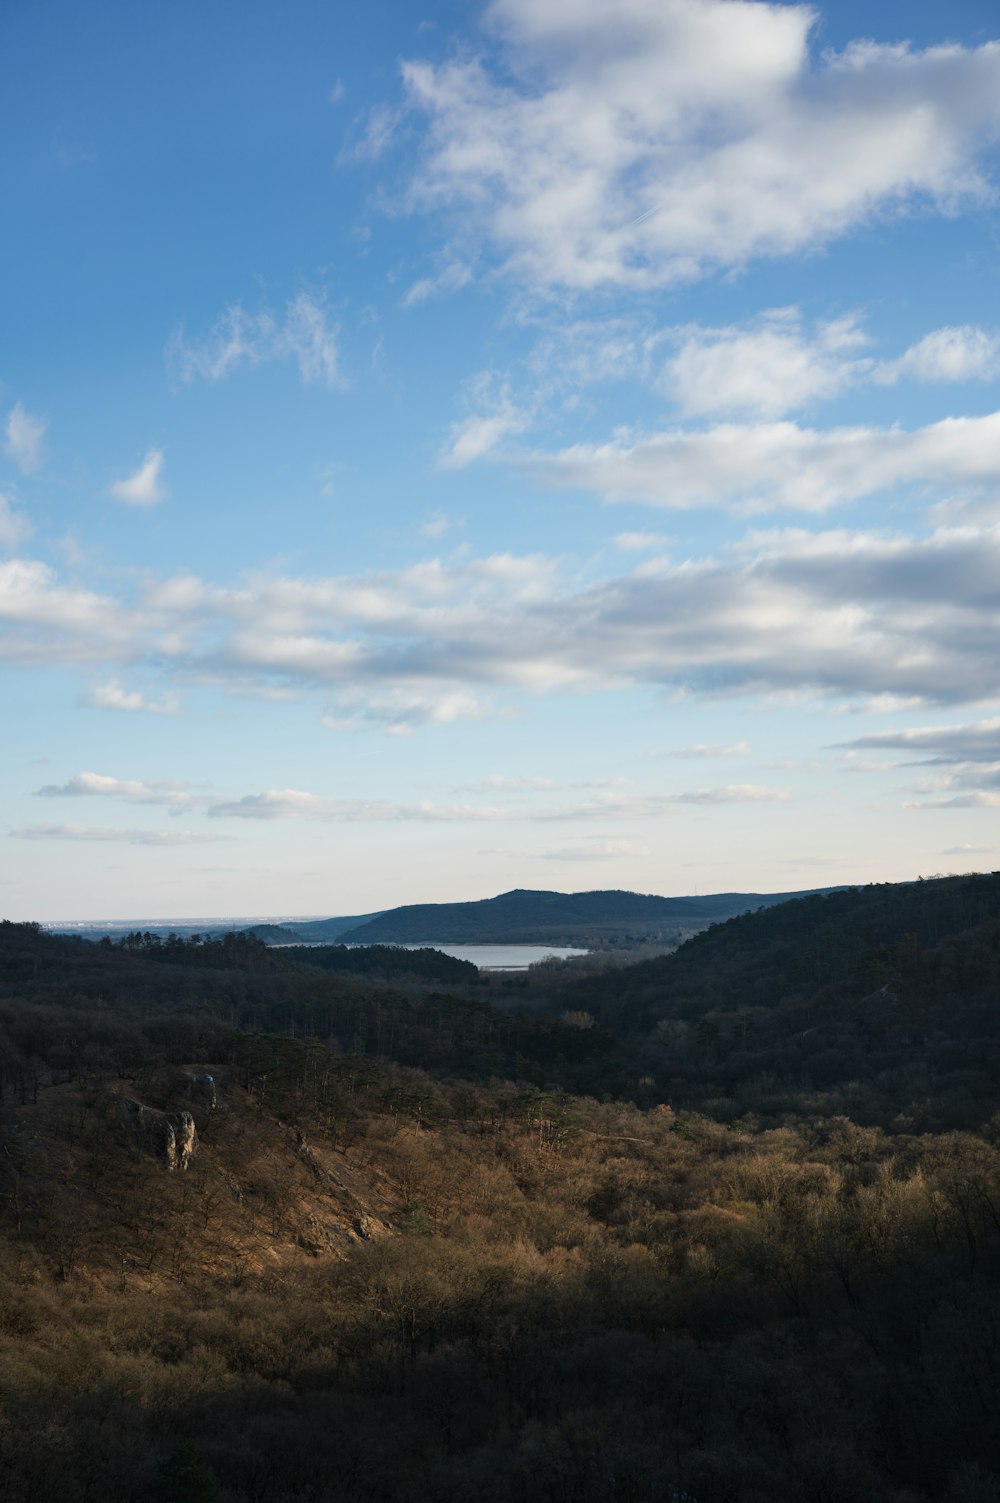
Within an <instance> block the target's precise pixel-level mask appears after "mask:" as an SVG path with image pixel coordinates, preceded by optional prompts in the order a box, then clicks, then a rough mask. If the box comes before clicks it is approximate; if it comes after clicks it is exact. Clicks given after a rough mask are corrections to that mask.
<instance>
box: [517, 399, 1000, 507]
mask: <svg viewBox="0 0 1000 1503" xmlns="http://www.w3.org/2000/svg"><path fill="white" fill-rule="evenodd" d="M531 463H532V464H533V465H534V467H535V468H536V469H537V470H538V472H539V474H540V475H541V476H542V478H543V479H547V480H548V481H549V483H550V484H552V485H556V486H560V487H570V488H573V489H580V490H585V491H590V492H592V493H596V494H597V495H598V496H600V498H601V499H602V500H603V501H607V502H620V501H629V502H640V503H642V504H644V505H647V506H661V507H675V508H690V507H695V506H727V507H733V506H739V507H747V506H749V507H752V508H754V509H769V508H774V507H788V508H794V509H795V510H798V511H813V512H817V511H824V510H827V509H828V508H829V507H832V506H836V505H841V504H843V503H845V502H850V501H858V500H860V499H862V498H863V497H865V496H873V495H876V494H878V493H879V492H883V491H890V490H895V489H898V488H900V487H904V486H911V487H918V488H920V489H921V490H925V491H926V490H928V489H930V488H932V487H936V488H938V489H945V490H949V491H953V490H955V489H956V488H963V489H973V490H978V489H981V488H982V487H984V486H992V487H996V486H998V485H1000V412H992V413H988V414H987V415H986V416H984V417H963V418H944V419H943V420H942V421H940V422H937V423H930V424H928V425H927V426H926V427H923V428H915V429H905V428H864V427H854V428H829V429H822V430H821V429H815V428H802V427H799V426H798V425H797V424H795V423H791V422H778V423H755V424H741V423H720V424H717V425H716V426H715V427H712V428H708V429H703V430H694V429H688V428H675V429H672V430H668V431H666V432H663V433H655V434H652V435H650V436H648V437H640V438H636V439H633V440H629V439H622V440H618V441H616V442H612V443H606V444H574V445H573V446H572V447H571V448H568V449H563V450H562V451H560V452H557V453H553V454H535V455H533V456H532V458H531Z"/></svg>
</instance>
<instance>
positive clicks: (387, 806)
mask: <svg viewBox="0 0 1000 1503" xmlns="http://www.w3.org/2000/svg"><path fill="white" fill-rule="evenodd" d="M208 814H209V817H210V818H213V819H255V820H260V819H319V820H338V821H343V822H345V823H349V824H354V823H359V822H361V823H369V822H373V821H386V820H388V821H398V820H418V821H422V822H424V821H426V822H429V823H432V824H438V823H448V824H453V823H466V822H469V821H473V822H479V821H483V820H486V821H492V820H497V819H505V818H508V817H509V816H508V815H506V814H505V813H504V812H503V811H502V810H499V809H491V808H487V807H480V808H477V807H474V806H450V807H449V806H447V805H440V804H434V803H432V802H431V801H430V800H429V799H428V800H422V801H421V802H420V803H418V804H393V803H388V802H385V801H383V800H378V799H341V798H326V797H324V796H322V795H320V794H317V793H306V792H303V791H302V790H301V789H298V788H270V789H268V790H267V791H266V792H264V793H250V794H247V795H245V796H244V797H243V798H240V799H232V800H228V801H227V800H220V802H218V803H215V804H211V805H210V806H209V809H208Z"/></svg>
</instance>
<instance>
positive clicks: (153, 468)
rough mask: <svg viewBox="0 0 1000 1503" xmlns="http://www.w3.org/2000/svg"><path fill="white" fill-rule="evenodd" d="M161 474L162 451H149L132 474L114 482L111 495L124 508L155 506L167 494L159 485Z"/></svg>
mask: <svg viewBox="0 0 1000 1503" xmlns="http://www.w3.org/2000/svg"><path fill="white" fill-rule="evenodd" d="M162 472H163V450H162V449H150V451H149V453H148V454H147V455H146V457H145V459H144V460H143V461H142V464H141V465H140V466H139V468H138V469H137V470H136V471H135V473H134V474H132V475H129V476H127V478H126V479H125V480H116V481H115V483H114V485H112V487H111V494H112V495H113V496H115V497H116V498H117V499H118V500H119V501H124V502H125V504H126V506H156V504H157V503H158V502H160V501H162V500H163V498H164V497H165V496H166V494H167V492H166V488H165V487H164V486H163V485H161V484H160V476H161V474H162Z"/></svg>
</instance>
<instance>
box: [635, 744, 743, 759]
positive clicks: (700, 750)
mask: <svg viewBox="0 0 1000 1503" xmlns="http://www.w3.org/2000/svg"><path fill="white" fill-rule="evenodd" d="M652 755H653V756H655V757H691V758H694V759H696V760H704V759H706V758H714V757H748V756H749V755H750V746H749V744H748V743H747V742H746V741H732V742H730V743H729V744H728V745H727V746H717V745H710V744H704V743H702V744H699V745H698V746H681V747H678V749H677V750H676V751H668V752H653V753H652Z"/></svg>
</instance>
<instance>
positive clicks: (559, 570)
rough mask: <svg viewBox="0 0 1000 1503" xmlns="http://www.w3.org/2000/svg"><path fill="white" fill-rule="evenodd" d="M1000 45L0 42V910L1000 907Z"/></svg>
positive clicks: (323, 20) (285, 13) (247, 19)
mask: <svg viewBox="0 0 1000 1503" xmlns="http://www.w3.org/2000/svg"><path fill="white" fill-rule="evenodd" d="M998 39H1000V24H998V22H997V19H996V14H995V7H994V6H992V5H987V4H985V3H979V0H959V3H955V4H953V5H952V6H951V7H950V8H949V9H948V12H947V16H946V17H945V16H944V13H943V12H942V11H941V7H940V6H931V5H930V4H929V3H918V4H913V3H911V4H908V5H906V6H905V7H904V6H902V5H897V4H889V3H884V4H881V5H879V6H875V7H873V6H871V5H866V6H861V5H860V4H848V3H840V4H836V5H827V6H818V7H815V8H808V7H804V6H798V5H764V4H760V3H757V0H620V3H616V4H613V5H609V4H608V3H607V0H572V3H570V0H531V3H529V0H497V3H495V4H493V5H492V6H488V7H486V8H478V7H471V6H459V5H446V4H441V5H437V6H431V7H429V8H425V9H423V10H416V9H414V8H413V7H410V6H403V5H392V4H376V5H374V6H371V7H368V8H367V9H366V10H365V11H364V12H363V13H362V12H360V11H355V12H354V13H352V14H351V15H350V16H348V15H347V14H346V11H345V8H343V7H336V6H330V5H328V4H319V3H307V0H292V3H290V4H288V5H287V6H283V7H281V8H278V7H275V6H272V5H265V4H262V3H242V4H240V5H236V4H232V3H221V0H220V3H214V0H205V3H200V4H198V5H195V4H193V3H186V0H179V3H176V4H174V5H172V6H170V7H154V6H142V7H139V6H134V5H130V4H125V3H120V4H116V3H111V0H102V3H101V4H100V5H99V6H94V5H85V4H83V3H79V0H78V3H68V0H59V3H57V0H32V3H26V0H24V3H22V0H9V3H8V4H7V5H5V6H4V7H3V10H2V13H0V66H2V68H3V89H2V93H0V99H2V103H0V110H2V111H3V113H4V114H5V116H6V121H5V129H4V132H3V141H4V149H3V154H2V161H0V172H2V191H3V196H4V202H5V206H6V233H5V235H4V262H5V273H6V274H5V276H4V278H3V280H2V282H0V301H2V318H0V330H2V342H0V441H2V452H0V680H2V692H3V700H4V704H5V705H6V707H7V713H6V715H5V717H4V736H3V742H2V751H0V769H2V773H0V800H2V807H0V853H2V863H0V913H3V914H4V915H6V916H9V917H12V918H39V919H42V920H56V919H69V918H80V919H84V918H97V917H109V918H110V917H124V918H129V917H132V918H141V917H149V918H154V917H162V918H180V917H184V916H188V915H209V914H210V915H219V916H229V915H232V916H248V915H263V914H325V913H344V912H360V911H366V910H369V909H372V908H376V907H384V906H388V905H390V904H395V903H402V902H417V901H445V900H455V899H463V898H475V897H484V896H489V895H491V894H493V893H495V892H499V891H502V890H504V889H507V888H510V887H514V886H525V887H556V888H562V889H571V890H579V889H587V888H594V887H627V888H633V889H636V890H641V891H653V892H662V893H685V892H696V891H700V892H706V891H719V890H726V889H741V890H746V889H752V890H785V889H794V888H799V887H810V886H819V885H826V884H831V883H838V882H851V881H872V880H901V879H905V878H910V877H915V876H917V875H918V874H923V875H929V874H932V873H935V872H940V871H961V870H969V869H977V868H987V869H991V868H992V867H993V866H994V865H996V855H997V850H998V848H1000V838H998V836H997V833H996V822H997V818H998V808H1000V703H998V701H1000V686H998V683H997V666H996V665H997V661H998V656H1000V655H998V646H1000V643H998V631H997V624H998V612H1000V511H998V506H1000V307H998V278H1000V259H998V255H997V251H998V234H997V230H998V223H1000V221H998V215H997V192H998V186H1000V153H998V143H1000V40H998Z"/></svg>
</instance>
